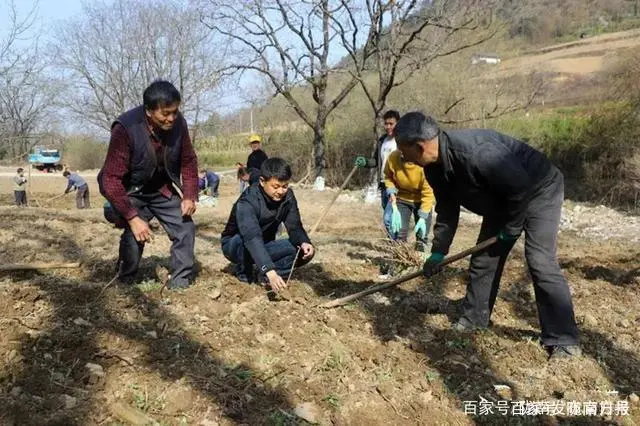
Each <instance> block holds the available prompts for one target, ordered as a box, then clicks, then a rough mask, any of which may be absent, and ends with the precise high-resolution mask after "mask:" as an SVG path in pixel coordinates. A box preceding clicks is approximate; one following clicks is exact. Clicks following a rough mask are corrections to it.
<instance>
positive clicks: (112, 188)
mask: <svg viewBox="0 0 640 426" xmlns="http://www.w3.org/2000/svg"><path fill="white" fill-rule="evenodd" d="M129 145H130V141H129V135H128V134H127V131H126V130H125V128H124V127H123V126H122V125H120V124H116V125H115V126H113V129H112V130H111V140H110V141H109V150H108V151H107V158H106V159H105V161H104V167H103V171H102V186H103V191H104V196H105V198H106V199H107V200H108V201H109V202H110V203H111V205H112V206H113V208H114V209H116V210H117V211H118V212H119V213H120V214H121V215H122V217H124V218H125V219H126V220H131V219H133V218H134V217H136V216H138V211H137V210H136V209H135V208H134V207H133V206H132V205H131V202H130V201H129V197H128V196H127V190H126V188H125V187H124V184H123V179H124V176H125V175H126V174H127V173H128V172H129V162H130V155H131V154H130V150H129Z"/></svg>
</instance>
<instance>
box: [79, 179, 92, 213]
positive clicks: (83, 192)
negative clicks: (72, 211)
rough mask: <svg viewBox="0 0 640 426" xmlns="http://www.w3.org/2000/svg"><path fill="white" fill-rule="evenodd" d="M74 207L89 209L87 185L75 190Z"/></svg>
mask: <svg viewBox="0 0 640 426" xmlns="http://www.w3.org/2000/svg"><path fill="white" fill-rule="evenodd" d="M76 207H77V208H79V209H89V208H91V202H90V201H89V185H82V186H81V187H79V188H78V189H77V190H76Z"/></svg>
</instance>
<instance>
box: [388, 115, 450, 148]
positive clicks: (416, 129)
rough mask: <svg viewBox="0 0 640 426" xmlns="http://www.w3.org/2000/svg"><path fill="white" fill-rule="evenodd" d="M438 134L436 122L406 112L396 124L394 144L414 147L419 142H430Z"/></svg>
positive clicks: (430, 118)
mask: <svg viewBox="0 0 640 426" xmlns="http://www.w3.org/2000/svg"><path fill="white" fill-rule="evenodd" d="M439 134H440V126H439V125H438V122H437V121H436V120H435V119H434V118H433V117H431V116H429V115H424V114H423V113H421V112H408V113H406V114H405V115H403V116H402V117H401V118H400V120H398V124H396V128H395V135H396V142H398V143H399V144H403V145H415V144H417V143H418V142H420V141H430V140H432V139H434V138H436V137H437V136H438V135H439Z"/></svg>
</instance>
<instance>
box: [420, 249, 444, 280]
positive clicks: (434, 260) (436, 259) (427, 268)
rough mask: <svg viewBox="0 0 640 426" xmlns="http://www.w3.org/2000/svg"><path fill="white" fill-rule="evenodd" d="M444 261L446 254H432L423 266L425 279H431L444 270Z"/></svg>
mask: <svg viewBox="0 0 640 426" xmlns="http://www.w3.org/2000/svg"><path fill="white" fill-rule="evenodd" d="M443 260H444V254H442V253H431V256H429V257H428V258H427V260H425V262H424V265H422V275H424V277H425V278H431V277H432V276H434V275H435V274H437V273H438V272H440V271H441V270H442V266H440V262H442V261H443Z"/></svg>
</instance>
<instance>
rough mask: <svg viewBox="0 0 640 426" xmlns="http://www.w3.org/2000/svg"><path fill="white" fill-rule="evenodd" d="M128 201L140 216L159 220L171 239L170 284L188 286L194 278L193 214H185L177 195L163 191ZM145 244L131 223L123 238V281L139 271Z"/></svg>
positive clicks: (121, 276)
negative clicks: (135, 234)
mask: <svg viewBox="0 0 640 426" xmlns="http://www.w3.org/2000/svg"><path fill="white" fill-rule="evenodd" d="M129 200H130V201H131V204H132V205H133V207H135V209H136V210H137V211H138V215H139V216H140V218H141V219H144V220H145V221H147V222H149V221H150V220H151V219H153V218H154V217H155V218H157V219H158V221H159V222H160V224H161V225H162V227H163V228H164V230H165V231H166V232H167V234H168V235H169V239H170V240H171V243H172V245H171V280H170V282H169V284H168V286H169V287H186V286H188V285H189V284H190V283H191V280H192V278H193V263H194V254H193V250H194V245H195V233H196V227H195V224H194V223H193V220H192V219H191V218H190V217H183V216H182V210H181V203H182V200H181V198H180V197H178V196H177V195H175V194H174V195H173V196H172V197H171V199H168V198H166V197H164V196H163V195H161V194H160V193H158V192H156V193H152V194H135V195H130V196H129ZM143 249H144V243H139V242H137V241H136V239H135V237H134V236H133V233H132V232H131V228H129V225H127V226H126V228H125V230H124V232H123V233H122V236H121V237H120V262H122V270H121V272H120V278H121V279H122V280H128V279H132V278H133V277H134V276H135V274H136V273H137V272H138V265H139V264H140V259H141V257H142V251H143Z"/></svg>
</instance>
